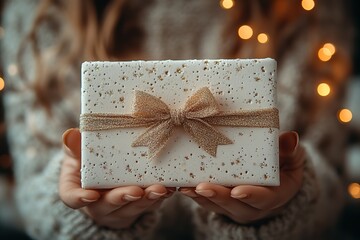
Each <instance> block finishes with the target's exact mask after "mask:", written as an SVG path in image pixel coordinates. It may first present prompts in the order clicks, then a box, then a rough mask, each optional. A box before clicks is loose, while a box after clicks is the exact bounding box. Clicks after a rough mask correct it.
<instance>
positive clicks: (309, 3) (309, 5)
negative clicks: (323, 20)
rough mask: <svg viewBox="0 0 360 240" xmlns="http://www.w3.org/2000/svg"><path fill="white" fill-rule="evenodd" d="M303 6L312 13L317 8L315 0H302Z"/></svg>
mask: <svg viewBox="0 0 360 240" xmlns="http://www.w3.org/2000/svg"><path fill="white" fill-rule="evenodd" d="M301 6H302V7H303V9H305V10H306V11H310V10H312V9H313V8H314V7H315V2H314V0H302V1H301Z"/></svg>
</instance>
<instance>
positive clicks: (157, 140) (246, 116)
mask: <svg viewBox="0 0 360 240" xmlns="http://www.w3.org/2000/svg"><path fill="white" fill-rule="evenodd" d="M180 125H181V126H182V127H183V129H184V131H185V132H187V133H188V134H189V135H190V136H191V138H192V139H193V140H194V141H195V142H196V143H197V144H198V145H199V146H200V147H201V148H202V149H204V150H205V151H206V152H207V153H209V154H210V155H212V156H216V150H217V146H218V145H226V144H232V143H233V142H232V140H230V139H229V138H227V137H226V136H225V135H223V134H222V133H221V132H219V131H218V130H216V129H215V128H214V127H213V125H217V126H231V127H261V128H272V127H274V128H279V111H278V110H277V109H276V108H266V109H257V110H241V111H229V112H222V111H220V109H219V106H218V104H217V102H216V99H215V98H214V96H213V95H212V94H211V92H210V90H209V89H208V88H206V87H204V88H201V89H200V90H198V91H197V92H195V93H194V95H192V96H190V97H189V98H188V100H187V101H186V103H185V106H184V107H183V108H182V109H175V110H174V109H170V108H169V107H168V106H167V105H166V104H165V103H164V102H163V101H161V100H160V99H159V98H157V97H155V96H152V95H150V94H148V93H145V92H142V91H135V102H134V111H133V113H132V114H113V113H84V114H81V116H80V129H81V131H98V130H107V129H116V128H133V127H147V129H146V130H145V132H144V133H143V134H141V135H140V136H138V137H137V138H136V139H135V141H134V142H133V143H132V145H131V146H133V147H139V146H146V147H148V149H149V157H150V158H153V157H155V156H157V155H158V154H159V153H160V151H161V149H163V147H164V146H165V145H166V142H167V141H168V140H169V138H170V136H171V134H172V133H173V130H174V128H175V126H180Z"/></svg>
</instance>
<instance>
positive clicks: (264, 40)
mask: <svg viewBox="0 0 360 240" xmlns="http://www.w3.org/2000/svg"><path fill="white" fill-rule="evenodd" d="M257 39H258V41H259V43H267V42H268V41H269V37H268V35H267V34H266V33H260V34H259V35H258V36H257Z"/></svg>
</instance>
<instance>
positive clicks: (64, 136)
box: [62, 128, 73, 147]
mask: <svg viewBox="0 0 360 240" xmlns="http://www.w3.org/2000/svg"><path fill="white" fill-rule="evenodd" d="M72 130H73V128H70V129H68V130H66V131H65V132H64V133H63V135H62V140H63V143H64V145H65V146H66V147H68V140H69V135H70V133H71V132H72Z"/></svg>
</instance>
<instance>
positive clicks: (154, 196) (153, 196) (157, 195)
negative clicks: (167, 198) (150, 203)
mask: <svg viewBox="0 0 360 240" xmlns="http://www.w3.org/2000/svg"><path fill="white" fill-rule="evenodd" d="M165 194H166V193H157V192H149V194H148V195H147V198H148V199H150V200H155V199H159V198H161V197H162V196H164V195H165Z"/></svg>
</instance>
